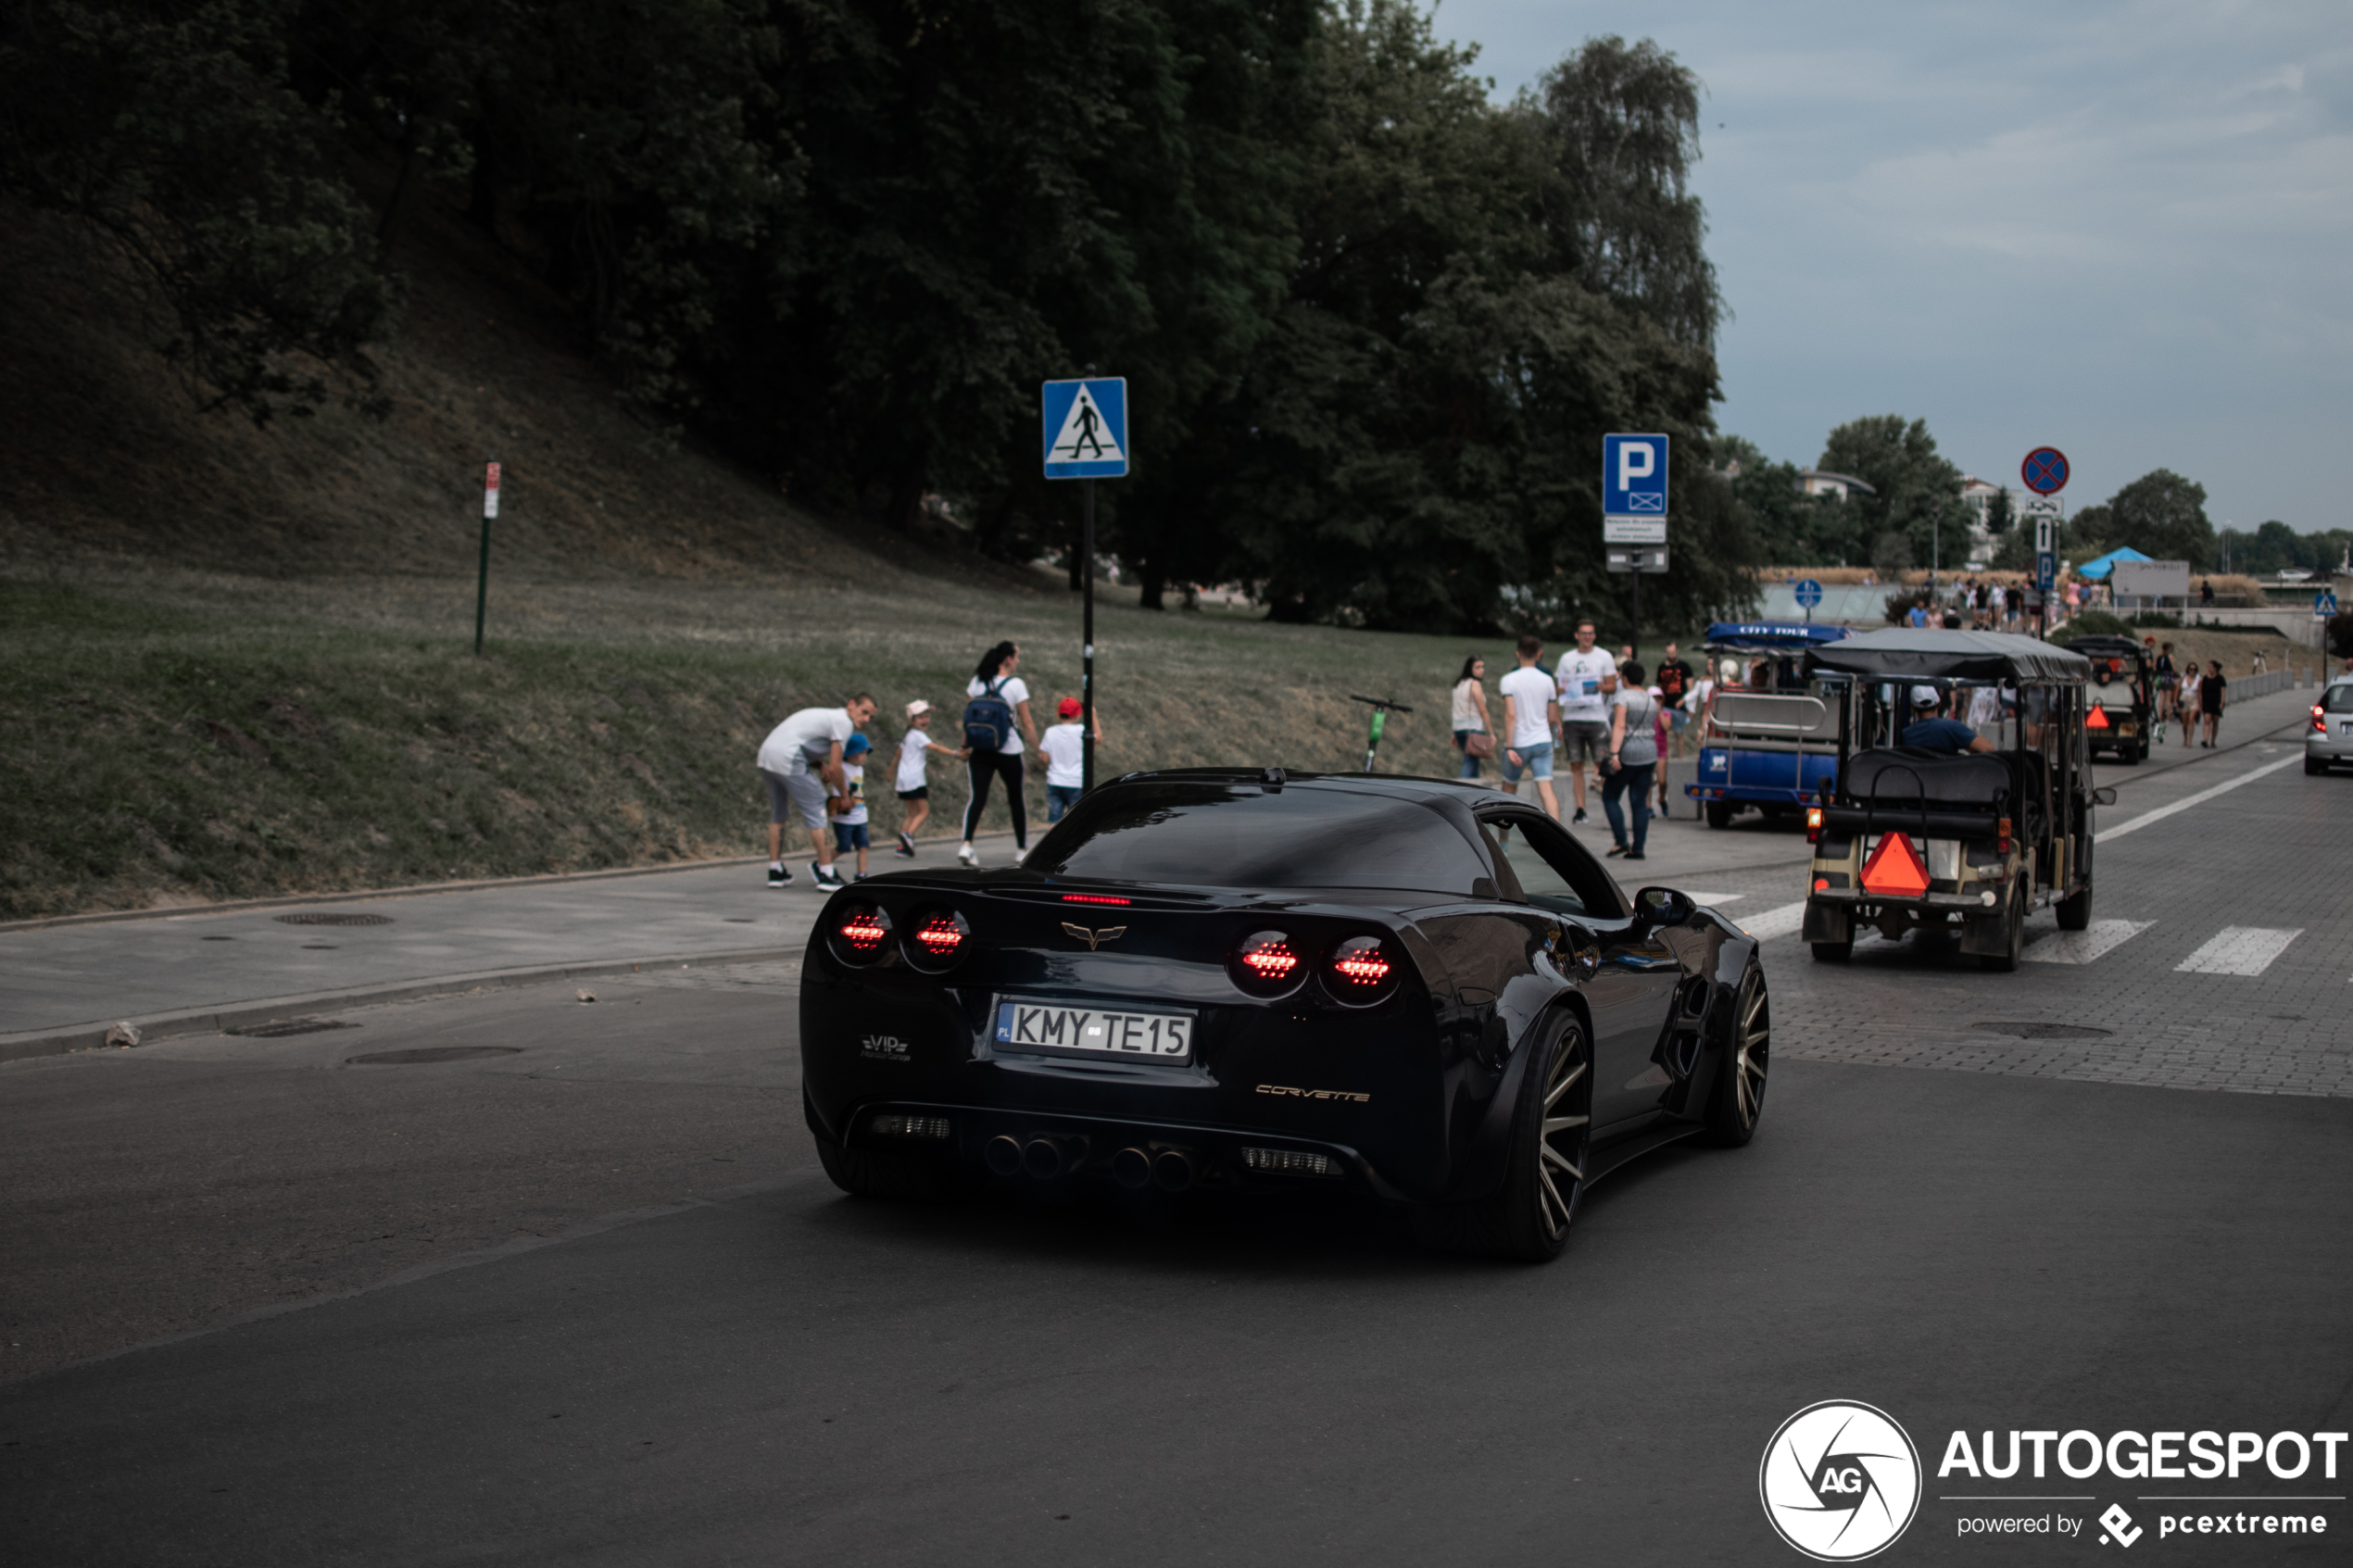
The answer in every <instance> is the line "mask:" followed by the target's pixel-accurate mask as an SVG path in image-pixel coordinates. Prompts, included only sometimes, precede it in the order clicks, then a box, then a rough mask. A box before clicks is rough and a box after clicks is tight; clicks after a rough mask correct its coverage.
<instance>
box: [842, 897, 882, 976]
mask: <svg viewBox="0 0 2353 1568" xmlns="http://www.w3.org/2000/svg"><path fill="white" fill-rule="evenodd" d="M833 938H834V951H835V952H837V953H838V954H840V955H841V956H842V957H843V958H844V959H846V960H849V962H851V963H872V962H874V961H875V960H876V959H878V958H880V957H882V952H883V946H884V944H886V943H887V942H888V941H889V940H890V917H889V916H888V915H887V914H885V913H884V912H883V911H882V910H880V909H876V908H875V906H874V905H872V904H849V905H846V906H844V907H843V909H842V910H841V912H840V913H838V914H837V915H836V916H834V930H833Z"/></svg>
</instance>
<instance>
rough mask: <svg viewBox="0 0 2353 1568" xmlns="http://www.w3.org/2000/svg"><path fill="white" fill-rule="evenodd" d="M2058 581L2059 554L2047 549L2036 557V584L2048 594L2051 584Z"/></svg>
mask: <svg viewBox="0 0 2353 1568" xmlns="http://www.w3.org/2000/svg"><path fill="white" fill-rule="evenodd" d="M2057 581H2058V556H2057V553H2056V552H2054V551H2050V550H2045V551H2044V552H2042V553H2041V554H2040V555H2038V556H2036V557H2035V558H2034V585H2035V586H2036V587H2037V588H2040V589H2042V590H2043V592H2045V593H2046V594H2047V593H2049V592H2050V591H2051V584H2052V583H2056V582H2057Z"/></svg>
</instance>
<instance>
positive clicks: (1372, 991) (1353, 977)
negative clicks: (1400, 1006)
mask: <svg viewBox="0 0 2353 1568" xmlns="http://www.w3.org/2000/svg"><path fill="white" fill-rule="evenodd" d="M1324 984H1325V988H1326V989H1327V990H1328V991H1330V992H1331V994H1332V996H1333V997H1335V998H1336V999H1338V1000H1340V1001H1342V1002H1346V1003H1347V1004H1349V1005H1350V1006H1352V1007H1365V1006H1369V1005H1370V1004H1372V1003H1374V1002H1377V1001H1379V1000H1380V999H1381V998H1382V997H1386V996H1388V995H1389V993H1390V991H1391V990H1392V989H1394V988H1395V986H1396V985H1397V959H1396V955H1395V953H1394V952H1393V951H1391V949H1390V945H1389V944H1388V943H1387V942H1385V941H1383V940H1381V938H1379V937H1378V936H1351V937H1350V938H1348V939H1347V940H1346V941H1344V942H1342V943H1340V945H1339V946H1338V947H1334V948H1333V949H1332V956H1331V957H1330V958H1329V959H1328V960H1326V961H1325V964H1324Z"/></svg>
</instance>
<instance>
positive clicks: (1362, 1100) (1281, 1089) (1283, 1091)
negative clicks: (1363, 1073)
mask: <svg viewBox="0 0 2353 1568" xmlns="http://www.w3.org/2000/svg"><path fill="white" fill-rule="evenodd" d="M1258 1092H1259V1093H1260V1094H1262V1095H1289V1096H1290V1097H1291V1098H1293V1099H1341V1100H1349V1101H1352V1102H1353V1103H1354V1104H1357V1105H1370V1104H1372V1103H1373V1097H1372V1096H1370V1095H1360V1094H1358V1093H1356V1092H1355V1091H1354V1090H1353V1089H1294V1088H1292V1087H1290V1085H1288V1084H1261V1085H1258Z"/></svg>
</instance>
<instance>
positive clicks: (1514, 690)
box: [1497, 637, 1561, 817]
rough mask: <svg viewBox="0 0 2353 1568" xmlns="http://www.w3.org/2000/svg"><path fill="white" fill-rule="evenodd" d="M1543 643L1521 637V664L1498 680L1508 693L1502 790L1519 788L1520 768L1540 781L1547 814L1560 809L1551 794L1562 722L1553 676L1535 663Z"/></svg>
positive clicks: (1555, 813)
mask: <svg viewBox="0 0 2353 1568" xmlns="http://www.w3.org/2000/svg"><path fill="white" fill-rule="evenodd" d="M1543 654H1544V644H1543V642H1542V640H1541V639H1540V638H1536V637H1522V638H1521V639H1520V640H1519V668H1518V669H1516V670H1515V671H1512V672H1511V673H1510V674H1508V675H1506V676H1504V678H1503V680H1502V681H1500V682H1498V683H1497V684H1499V685H1500V686H1501V687H1502V688H1503V692H1504V792H1505V793H1507V794H1510V795H1517V794H1518V793H1519V780H1520V775H1521V774H1522V773H1526V774H1527V775H1528V776H1529V777H1530V778H1532V779H1534V780H1535V781H1536V794H1537V796H1538V797H1540V798H1541V800H1542V801H1543V802H1544V814H1545V815H1546V816H1548V817H1558V816H1559V815H1560V814H1561V803H1560V797H1558V796H1555V795H1554V793H1553V726H1554V725H1555V724H1557V723H1558V722H1559V721H1560V704H1559V702H1558V700H1557V694H1556V693H1555V692H1554V688H1553V678H1552V677H1551V676H1550V675H1547V674H1545V673H1544V671H1541V670H1540V669H1538V668H1537V665H1536V661H1537V660H1538V659H1541V658H1542V657H1543Z"/></svg>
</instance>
